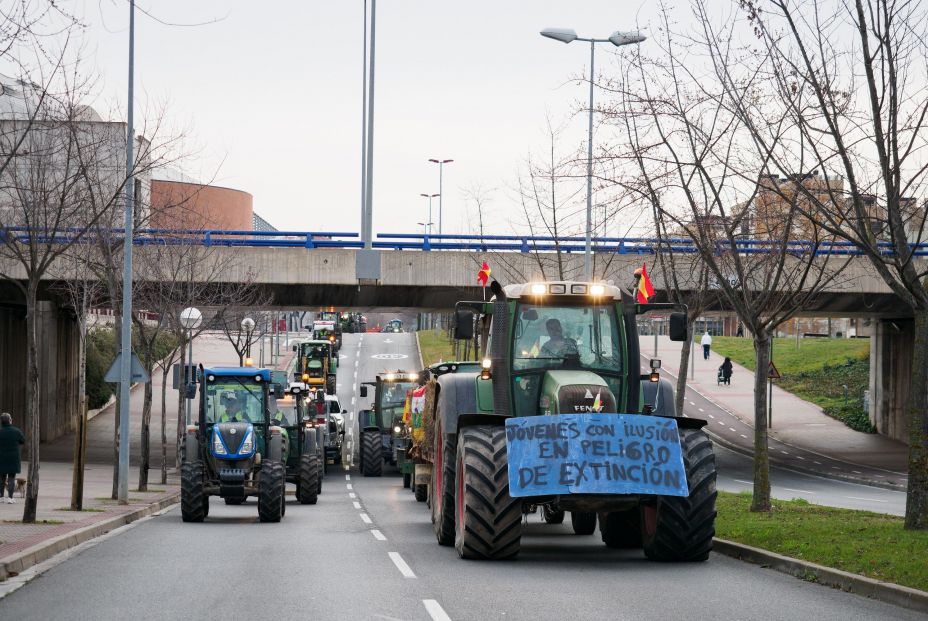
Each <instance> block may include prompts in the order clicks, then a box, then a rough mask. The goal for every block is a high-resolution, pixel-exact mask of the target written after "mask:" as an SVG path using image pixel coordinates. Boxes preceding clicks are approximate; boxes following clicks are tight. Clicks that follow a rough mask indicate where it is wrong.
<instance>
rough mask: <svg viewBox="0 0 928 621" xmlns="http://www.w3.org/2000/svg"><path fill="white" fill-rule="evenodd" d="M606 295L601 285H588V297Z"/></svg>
mask: <svg viewBox="0 0 928 621" xmlns="http://www.w3.org/2000/svg"><path fill="white" fill-rule="evenodd" d="M605 293H606V288H605V287H604V286H602V285H590V295H596V296H599V295H604V294H605Z"/></svg>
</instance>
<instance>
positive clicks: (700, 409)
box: [696, 408, 714, 418]
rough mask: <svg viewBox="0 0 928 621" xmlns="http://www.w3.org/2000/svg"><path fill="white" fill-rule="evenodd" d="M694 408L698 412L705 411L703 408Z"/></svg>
mask: <svg viewBox="0 0 928 621" xmlns="http://www.w3.org/2000/svg"><path fill="white" fill-rule="evenodd" d="M696 409H698V410H699V411H700V412H705V410H704V409H702V408H696ZM713 418H714V417H713Z"/></svg>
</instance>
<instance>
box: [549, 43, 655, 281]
mask: <svg viewBox="0 0 928 621" xmlns="http://www.w3.org/2000/svg"><path fill="white" fill-rule="evenodd" d="M540 34H541V36H543V37H547V38H548V39H554V40H555V41H560V42H561V43H571V42H573V41H586V42H589V44H590V120H589V128H588V139H587V152H586V249H585V252H584V254H583V279H584V280H586V281H591V280H593V81H594V79H595V73H594V71H593V69H594V61H595V51H596V44H597V43H611V44H612V45H614V46H616V47H620V46H622V45H631V44H632V43H641V42H642V41H644V40H645V39H646V38H647V37H645V36H644V35H643V34H641V33H640V32H633V31H630V32H622V31H619V30H616V31H615V32H613V33H612V34H611V35H609V37H608V38H607V39H589V38H586V37H579V36H577V32H576V31H575V30H574V29H572V28H545V29H544V30H542V31H541V33H540Z"/></svg>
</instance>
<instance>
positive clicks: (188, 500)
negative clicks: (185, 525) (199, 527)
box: [180, 461, 209, 522]
mask: <svg viewBox="0 0 928 621" xmlns="http://www.w3.org/2000/svg"><path fill="white" fill-rule="evenodd" d="M203 473H204V466H203V462H201V461H193V462H190V461H187V462H184V463H183V464H182V465H181V467H180V516H181V519H182V520H183V521H185V522H202V521H203V520H204V519H206V514H207V513H208V512H209V505H208V504H207V503H208V502H209V497H208V496H207V495H206V481H205V480H204V477H203Z"/></svg>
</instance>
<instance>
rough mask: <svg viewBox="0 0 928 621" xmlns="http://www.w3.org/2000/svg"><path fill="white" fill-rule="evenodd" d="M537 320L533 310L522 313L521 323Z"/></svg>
mask: <svg viewBox="0 0 928 621" xmlns="http://www.w3.org/2000/svg"><path fill="white" fill-rule="evenodd" d="M584 310H585V309H584ZM537 319H538V311H537V310H535V309H534V308H528V309H525V310H524V311H522V320H523V321H536V320H537Z"/></svg>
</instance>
